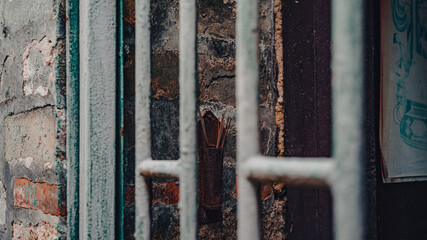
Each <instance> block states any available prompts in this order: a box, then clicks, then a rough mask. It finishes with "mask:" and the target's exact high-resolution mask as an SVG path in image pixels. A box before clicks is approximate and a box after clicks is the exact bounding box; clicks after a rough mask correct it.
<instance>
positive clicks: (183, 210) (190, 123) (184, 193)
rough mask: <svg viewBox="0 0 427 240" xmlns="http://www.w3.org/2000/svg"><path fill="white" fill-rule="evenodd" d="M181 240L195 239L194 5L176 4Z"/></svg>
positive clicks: (187, 2)
mask: <svg viewBox="0 0 427 240" xmlns="http://www.w3.org/2000/svg"><path fill="white" fill-rule="evenodd" d="M179 19H180V32H179V85H180V97H179V99H180V103H179V109H180V110H179V115H180V117H179V124H180V128H179V130H180V132H179V142H180V161H181V163H180V164H181V172H180V200H179V207H180V214H181V218H180V228H181V239H188V240H191V239H197V204H198V203H197V166H196V165H197V132H196V126H197V122H196V106H197V103H196V101H197V100H196V99H197V98H196V97H197V96H196V83H197V80H196V1H195V0H180V2H179Z"/></svg>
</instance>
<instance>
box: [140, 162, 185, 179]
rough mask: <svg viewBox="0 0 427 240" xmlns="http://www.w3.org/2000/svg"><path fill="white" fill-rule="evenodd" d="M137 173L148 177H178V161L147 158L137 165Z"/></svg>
mask: <svg viewBox="0 0 427 240" xmlns="http://www.w3.org/2000/svg"><path fill="white" fill-rule="evenodd" d="M138 168H139V174H141V175H143V176H145V177H150V178H167V177H179V174H180V170H181V168H180V161H176V160H155V161H153V160H148V161H142V162H141V164H140V165H139V167H138Z"/></svg>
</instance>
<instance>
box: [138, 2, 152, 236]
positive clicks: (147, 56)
mask: <svg viewBox="0 0 427 240" xmlns="http://www.w3.org/2000/svg"><path fill="white" fill-rule="evenodd" d="M135 15H136V16H135V17H136V27H135V115H136V116H135V131H136V132H135V156H136V159H135V161H136V163H135V166H140V165H141V163H142V162H144V161H149V160H150V159H151V125H150V105H151V43H150V41H151V40H150V0H136V2H135ZM135 171H136V173H135V188H136V189H135V238H136V239H144V240H149V239H151V219H150V215H151V197H150V195H151V184H150V180H149V179H145V178H144V177H143V176H142V175H141V174H140V172H139V171H140V170H139V168H138V167H137V168H136V169H135Z"/></svg>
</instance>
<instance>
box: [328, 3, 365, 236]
mask: <svg viewBox="0 0 427 240" xmlns="http://www.w3.org/2000/svg"><path fill="white" fill-rule="evenodd" d="M362 2H363V1H359V0H347V1H343V0H334V1H333V5H332V42H333V45H332V46H333V49H332V53H333V54H332V76H333V81H332V83H333V84H332V93H333V95H332V96H333V103H334V104H333V117H332V120H333V145H332V146H333V157H334V159H336V160H337V162H336V163H337V170H336V173H335V176H334V178H335V179H334V181H333V183H334V184H333V187H332V191H333V199H334V201H333V202H334V205H333V206H334V225H335V239H337V240H342V239H350V240H351V239H354V240H358V239H362V238H363V234H364V231H363V212H364V211H363V204H362V199H361V195H362V177H361V176H362V162H363V161H362V154H361V153H362V152H363V148H362V137H363V136H362V132H363V131H362V118H361V117H362V115H363V112H362V97H363V89H362V85H363V63H362V61H363V59H362V53H363V37H362V30H363V20H362V12H363V6H362Z"/></svg>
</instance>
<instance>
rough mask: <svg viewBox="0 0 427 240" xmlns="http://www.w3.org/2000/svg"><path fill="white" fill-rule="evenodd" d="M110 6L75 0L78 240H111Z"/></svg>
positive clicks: (112, 46)
mask: <svg viewBox="0 0 427 240" xmlns="http://www.w3.org/2000/svg"><path fill="white" fill-rule="evenodd" d="M116 56H117V54H116V1H115V0H105V1H97V0H81V1H80V184H79V186H80V189H79V192H80V204H79V215H80V216H79V219H80V234H79V235H80V239H114V238H115V233H114V229H115V226H114V225H115V224H114V223H115V173H116V171H115V165H116V150H115V141H116Z"/></svg>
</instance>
